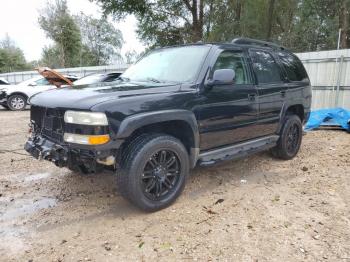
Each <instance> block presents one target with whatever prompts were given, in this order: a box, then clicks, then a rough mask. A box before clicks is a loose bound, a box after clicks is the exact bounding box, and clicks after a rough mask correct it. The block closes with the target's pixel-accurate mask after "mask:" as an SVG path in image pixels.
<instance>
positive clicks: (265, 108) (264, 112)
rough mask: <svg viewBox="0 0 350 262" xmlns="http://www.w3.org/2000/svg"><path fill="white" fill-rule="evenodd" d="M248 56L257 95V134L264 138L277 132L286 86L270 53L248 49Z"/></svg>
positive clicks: (281, 72)
mask: <svg viewBox="0 0 350 262" xmlns="http://www.w3.org/2000/svg"><path fill="white" fill-rule="evenodd" d="M249 54H250V57H251V62H252V67H253V72H254V75H255V79H256V84H257V85H256V86H257V90H258V94H259V117H258V128H257V132H259V134H260V135H261V136H265V135H269V134H273V133H275V132H276V131H277V128H278V124H279V121H280V116H281V111H282V108H283V104H284V102H285V100H286V98H285V97H286V91H287V85H286V83H285V81H284V79H285V76H284V75H283V71H282V70H281V67H280V66H279V64H278V63H277V62H276V60H275V58H274V57H273V55H272V53H271V52H268V51H266V50H259V49H250V50H249Z"/></svg>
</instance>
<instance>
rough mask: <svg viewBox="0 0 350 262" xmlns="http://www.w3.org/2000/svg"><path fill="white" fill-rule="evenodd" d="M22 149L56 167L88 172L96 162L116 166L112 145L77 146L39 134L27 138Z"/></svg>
mask: <svg viewBox="0 0 350 262" xmlns="http://www.w3.org/2000/svg"><path fill="white" fill-rule="evenodd" d="M24 149H25V150H26V151H27V152H28V153H29V154H31V155H32V156H33V157H34V158H36V159H39V160H48V161H51V162H53V163H54V164H55V165H56V166H58V167H68V168H70V169H73V170H77V169H81V167H84V170H87V171H86V172H88V173H94V172H96V167H97V164H100V165H105V166H112V167H114V168H115V166H116V161H115V159H116V157H115V156H116V155H117V150H116V149H114V148H113V147H111V148H108V146H107V147H106V146H104V147H103V148H98V147H97V148H96V147H92V148H89V147H79V146H78V145H73V146H72V145H70V144H60V143H55V142H53V141H51V140H49V139H47V138H45V137H43V136H41V135H37V136H33V137H31V138H29V139H28V141H27V142H26V144H25V146H24Z"/></svg>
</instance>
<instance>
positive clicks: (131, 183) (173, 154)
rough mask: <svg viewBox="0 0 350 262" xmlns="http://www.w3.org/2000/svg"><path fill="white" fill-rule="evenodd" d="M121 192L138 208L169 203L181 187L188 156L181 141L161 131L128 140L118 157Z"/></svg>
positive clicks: (152, 209) (186, 171) (166, 205)
mask: <svg viewBox="0 0 350 262" xmlns="http://www.w3.org/2000/svg"><path fill="white" fill-rule="evenodd" d="M120 161H121V162H120V170H118V172H117V185H118V189H119V192H120V193H121V195H122V196H123V197H124V198H126V199H127V200H129V201H130V202H131V203H132V204H134V205H136V206H137V207H139V208H141V209H142V210H145V211H148V212H153V211H157V210H160V209H163V208H166V207H168V206H169V205H171V204H172V203H173V202H174V201H175V200H176V199H177V197H178V196H179V195H180V194H181V192H182V191H183V189H184V186H185V182H186V178H187V175H188V172H189V157H188V153H187V151H186V148H185V147H184V145H183V144H182V143H181V142H180V141H179V140H178V139H176V138H175V137H172V136H169V135H165V134H143V135H141V136H139V137H137V138H135V139H134V140H132V141H131V142H130V144H129V145H128V146H127V147H126V148H125V149H124V151H123V155H122V157H121V159H120Z"/></svg>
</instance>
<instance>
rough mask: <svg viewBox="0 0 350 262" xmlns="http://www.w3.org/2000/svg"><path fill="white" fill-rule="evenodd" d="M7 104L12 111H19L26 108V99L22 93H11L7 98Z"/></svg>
mask: <svg viewBox="0 0 350 262" xmlns="http://www.w3.org/2000/svg"><path fill="white" fill-rule="evenodd" d="M7 105H8V107H9V109H10V110H12V111H21V110H24V109H25V108H26V105H27V99H26V98H25V97H24V96H23V95H12V96H10V97H9V98H8V99H7Z"/></svg>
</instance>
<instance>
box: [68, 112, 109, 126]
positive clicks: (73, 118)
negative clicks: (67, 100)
mask: <svg viewBox="0 0 350 262" xmlns="http://www.w3.org/2000/svg"><path fill="white" fill-rule="evenodd" d="M64 122H66V123H69V124H78V125H90V126H108V120H107V116H106V114H105V113H99V112H81V111H71V110H68V111H66V113H65V114H64Z"/></svg>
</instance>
